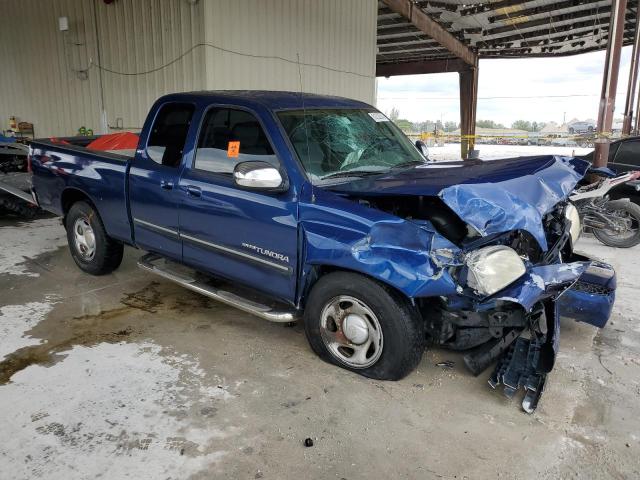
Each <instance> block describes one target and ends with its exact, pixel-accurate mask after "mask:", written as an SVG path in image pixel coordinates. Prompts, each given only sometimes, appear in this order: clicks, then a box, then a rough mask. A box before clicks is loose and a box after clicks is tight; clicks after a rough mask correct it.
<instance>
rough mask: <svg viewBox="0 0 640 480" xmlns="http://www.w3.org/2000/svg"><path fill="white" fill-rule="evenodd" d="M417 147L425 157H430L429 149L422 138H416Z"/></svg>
mask: <svg viewBox="0 0 640 480" xmlns="http://www.w3.org/2000/svg"><path fill="white" fill-rule="evenodd" d="M416 148H417V149H418V151H419V152H420V153H421V154H422V156H423V157H424V158H426V159H427V160H428V159H429V149H428V148H427V145H426V144H425V143H424V142H423V141H422V140H416Z"/></svg>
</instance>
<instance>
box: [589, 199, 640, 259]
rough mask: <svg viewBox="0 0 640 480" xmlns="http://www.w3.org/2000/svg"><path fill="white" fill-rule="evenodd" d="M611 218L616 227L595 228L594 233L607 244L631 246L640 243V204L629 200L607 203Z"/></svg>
mask: <svg viewBox="0 0 640 480" xmlns="http://www.w3.org/2000/svg"><path fill="white" fill-rule="evenodd" d="M604 207H605V209H606V210H607V214H608V217H609V219H610V220H611V221H612V222H613V223H614V224H615V225H616V228H610V229H599V228H597V229H594V230H593V235H594V236H595V237H596V238H597V239H598V240H600V241H601V242H602V243H604V244H605V245H608V246H610V247H618V248H630V247H633V246H635V245H638V243H640V206H638V205H636V204H635V203H633V202H631V201H628V200H613V201H610V202H607V203H606V204H605V206H604Z"/></svg>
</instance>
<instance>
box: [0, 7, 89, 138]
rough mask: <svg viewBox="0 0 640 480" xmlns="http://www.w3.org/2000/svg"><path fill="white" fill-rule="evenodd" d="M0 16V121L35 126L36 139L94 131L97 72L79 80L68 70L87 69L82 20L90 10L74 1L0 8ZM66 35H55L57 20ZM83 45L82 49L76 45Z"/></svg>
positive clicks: (85, 39) (4, 127) (85, 28)
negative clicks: (65, 25)
mask: <svg viewBox="0 0 640 480" xmlns="http://www.w3.org/2000/svg"><path fill="white" fill-rule="evenodd" d="M1 9H2V15H1V16H0V71H1V73H0V121H1V122H2V128H1V129H2V130H4V129H6V128H7V127H8V125H7V123H8V117H9V116H10V115H16V116H18V117H19V118H20V120H22V121H29V122H32V123H34V124H35V125H34V127H35V131H36V135H50V134H57V135H61V134H64V133H66V134H68V133H73V132H75V131H77V129H78V128H79V127H80V126H86V127H93V128H96V127H97V123H96V121H97V119H98V112H99V96H98V91H97V89H96V88H95V86H97V83H96V82H95V81H94V80H95V79H96V78H97V75H96V72H90V73H89V78H88V79H86V80H83V79H81V78H79V77H78V75H79V74H76V73H74V72H73V71H72V69H82V68H86V66H87V60H88V49H89V43H90V42H91V41H92V35H91V32H90V31H89V32H87V26H88V25H87V24H86V22H85V21H84V18H85V17H86V16H87V15H88V11H90V9H91V4H90V3H88V2H82V1H78V0H51V1H46V2H43V1H41V0H24V1H19V2H18V1H11V2H6V1H5V2H2V4H1ZM60 16H67V17H68V18H69V26H70V31H69V33H68V34H66V35H65V34H63V33H61V32H60V31H59V30H58V17H60ZM77 44H82V45H77Z"/></svg>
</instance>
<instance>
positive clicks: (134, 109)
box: [0, 0, 377, 136]
mask: <svg viewBox="0 0 640 480" xmlns="http://www.w3.org/2000/svg"><path fill="white" fill-rule="evenodd" d="M0 7H1V8H2V15H1V16H0V36H1V37H0V40H1V41H0V69H1V74H0V122H2V127H1V128H0V129H5V128H7V127H6V124H7V122H8V117H9V116H10V115H16V116H17V117H19V119H20V120H23V121H30V122H33V123H34V124H35V129H36V135H40V136H49V135H72V134H74V133H75V132H77V130H78V128H79V127H81V126H85V127H87V128H92V129H93V130H94V131H95V132H100V131H101V130H102V128H101V125H102V123H103V119H102V116H101V111H102V99H104V110H105V113H106V122H107V123H108V124H109V125H112V126H114V125H116V122H118V121H119V122H120V124H121V125H123V126H124V127H125V128H128V127H140V126H141V125H142V122H143V120H144V118H145V115H146V113H147V110H148V108H149V106H150V105H151V103H152V102H153V101H154V100H155V99H156V98H157V97H159V96H160V95H162V94H164V93H168V92H175V91H188V90H198V89H203V88H208V89H223V88H228V89H244V88H248V89H273V90H294V91H297V90H300V88H301V86H300V84H301V81H300V77H302V89H303V90H305V91H309V92H316V93H328V94H336V95H342V96H347V97H352V98H357V99H361V100H365V101H368V102H370V103H372V102H373V101H374V99H375V54H376V45H375V36H376V15H377V1H376V0H348V1H345V0H321V1H319V0H200V1H199V2H196V3H195V4H193V3H192V2H189V1H187V0H118V1H116V2H114V3H113V4H110V5H107V4H105V3H104V2H102V1H101V0H47V1H43V0H4V1H2V2H1V3H0ZM94 15H95V17H94ZM60 16H66V17H68V18H69V25H70V29H69V32H68V33H66V34H63V33H62V32H60V31H58V17H60ZM94 18H97V19H98V22H97V39H96V25H95V23H94ZM96 40H98V41H96ZM205 42H206V43H209V44H212V45H217V46H219V47H222V48H225V49H228V50H234V51H237V52H241V53H245V54H249V55H255V56H277V57H282V58H284V59H287V60H290V61H289V62H287V61H284V60H282V59H274V58H256V57H248V56H243V55H237V54H234V53H230V52H223V51H220V50H216V49H214V48H213V47H211V46H201V47H197V48H195V49H194V50H193V51H191V52H190V53H187V54H186V55H184V56H183V57H182V58H181V59H180V60H178V61H176V62H175V63H173V64H171V65H169V66H167V67H166V68H161V69H159V70H158V71H155V72H153V73H148V74H139V75H120V74H114V73H109V72H106V71H102V72H100V71H99V70H98V68H97V67H95V66H94V67H92V68H90V69H89V70H88V72H87V73H86V74H85V75H84V76H83V74H82V73H77V72H74V71H73V70H82V69H86V68H87V67H88V66H89V62H90V60H93V62H94V63H95V62H98V44H99V46H100V64H101V65H102V66H103V67H105V68H108V69H110V70H114V71H116V72H120V73H127V74H133V73H141V72H146V71H149V70H154V69H157V68H159V67H162V66H163V65H166V64H167V63H169V62H171V61H173V60H175V59H176V58H178V57H180V56H181V55H182V54H184V53H185V52H187V51H188V50H189V49H190V48H191V47H193V46H194V45H197V44H199V43H205ZM297 55H299V58H300V61H301V62H302V63H308V64H318V65H322V66H326V67H330V68H333V69H336V70H341V71H343V72H336V71H331V70H327V69H324V68H319V67H314V66H304V65H303V66H301V67H300V70H299V69H298V65H297V64H296V63H295V62H296V58H297ZM292 62H293V63H292ZM347 71H351V72H355V73H357V75H354V74H352V73H346V72H347ZM101 87H102V88H101ZM118 119H120V120H118Z"/></svg>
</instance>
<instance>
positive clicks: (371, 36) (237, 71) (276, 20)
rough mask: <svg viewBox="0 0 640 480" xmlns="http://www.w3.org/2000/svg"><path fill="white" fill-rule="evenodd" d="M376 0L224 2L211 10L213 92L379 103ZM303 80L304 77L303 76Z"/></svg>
mask: <svg viewBox="0 0 640 480" xmlns="http://www.w3.org/2000/svg"><path fill="white" fill-rule="evenodd" d="M377 8H378V4H377V1H375V0H348V1H345V0H322V1H318V0H261V1H258V0H217V1H215V2H207V3H206V4H205V25H207V28H206V30H205V39H206V42H207V43H209V44H213V45H216V46H219V47H223V48H225V49H229V50H233V51H236V52H241V53H245V54H250V55H259V56H279V57H283V58H285V59H288V60H291V61H293V62H296V60H297V56H298V55H299V58H300V62H301V63H307V64H318V65H322V66H325V67H330V68H333V69H336V70H342V71H344V72H355V73H357V74H358V75H354V74H351V73H340V72H336V71H331V70H328V69H324V68H319V67H312V66H301V67H300V72H299V70H298V65H297V64H296V63H291V62H287V61H284V60H281V59H265V58H252V57H247V56H242V55H237V54H234V53H230V52H224V51H220V50H216V49H215V48H213V47H206V50H207V51H206V56H207V88H209V89H225V88H229V89H243V88H248V89H251V88H262V89H273V90H293V91H298V90H300V83H301V82H300V77H302V89H303V90H305V91H307V92H313V93H326V94H336V95H342V96H346V97H351V98H356V99H360V100H364V101H367V102H370V103H373V102H374V101H375V55H376V18H377ZM300 73H301V75H300Z"/></svg>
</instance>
